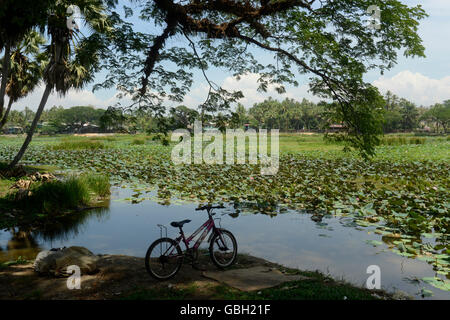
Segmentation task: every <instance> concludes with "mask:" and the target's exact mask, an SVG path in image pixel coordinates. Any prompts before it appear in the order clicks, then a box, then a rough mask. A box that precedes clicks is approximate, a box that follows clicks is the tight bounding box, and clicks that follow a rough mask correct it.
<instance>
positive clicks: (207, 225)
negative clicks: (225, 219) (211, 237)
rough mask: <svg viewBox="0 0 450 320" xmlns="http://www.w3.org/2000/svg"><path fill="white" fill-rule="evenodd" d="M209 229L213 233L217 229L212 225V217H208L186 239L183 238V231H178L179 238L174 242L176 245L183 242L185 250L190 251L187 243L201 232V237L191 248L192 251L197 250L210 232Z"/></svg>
mask: <svg viewBox="0 0 450 320" xmlns="http://www.w3.org/2000/svg"><path fill="white" fill-rule="evenodd" d="M211 229H213V230H214V232H216V230H217V228H216V225H215V223H214V219H213V217H212V216H210V217H209V219H208V220H207V221H206V222H205V223H204V224H202V225H201V226H200V227H199V228H198V229H197V230H195V231H194V232H193V233H192V234H191V235H190V236H189V237H188V238H186V237H185V235H184V232H183V230H180V236H178V237H177V238H176V239H175V241H176V242H177V243H180V241H181V240H183V243H184V245H185V246H186V249H188V250H189V249H190V248H189V243H190V242H191V241H192V240H193V239H194V238H195V237H196V236H197V235H198V234H200V232H201V231H202V230H203V233H202V234H201V236H200V237H199V238H198V239H197V241H196V242H195V244H194V246H193V247H192V249H194V250H197V249H198V247H199V246H200V244H201V243H202V242H203V240H204V239H205V238H206V236H207V235H208V233H209V232H210V231H211Z"/></svg>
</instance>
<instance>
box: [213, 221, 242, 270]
mask: <svg viewBox="0 0 450 320" xmlns="http://www.w3.org/2000/svg"><path fill="white" fill-rule="evenodd" d="M209 255H210V256H211V260H212V262H213V263H214V264H215V265H216V266H218V267H219V268H226V267H229V266H231V265H232V264H233V263H234V262H235V261H236V257H237V242H236V238H235V237H234V236H233V234H232V233H231V232H230V231H228V230H225V229H218V230H217V232H216V234H215V235H214V236H213V237H212V239H211V243H210V245H209Z"/></svg>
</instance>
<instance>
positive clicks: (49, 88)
mask: <svg viewBox="0 0 450 320" xmlns="http://www.w3.org/2000/svg"><path fill="white" fill-rule="evenodd" d="M51 91H52V86H50V85H46V86H45V91H44V94H43V95H42V99H41V103H40V104H39V108H38V109H37V111H36V115H35V116H34V119H33V122H32V123H31V127H30V130H29V131H28V133H27V137H26V139H25V141H24V142H23V145H22V147H21V148H20V150H19V152H18V153H17V155H16V157H15V158H14V160H13V161H12V162H11V163H10V164H9V166H8V169H12V168H14V167H15V166H16V165H17V163H18V162H19V161H20V159H22V157H23V155H24V153H25V151H26V150H27V148H28V145H29V144H30V142H31V139H32V138H33V134H34V131H35V130H36V127H37V124H38V121H39V119H40V118H41V114H42V111H44V108H45V105H46V104H47V100H48V97H49V95H50V93H51Z"/></svg>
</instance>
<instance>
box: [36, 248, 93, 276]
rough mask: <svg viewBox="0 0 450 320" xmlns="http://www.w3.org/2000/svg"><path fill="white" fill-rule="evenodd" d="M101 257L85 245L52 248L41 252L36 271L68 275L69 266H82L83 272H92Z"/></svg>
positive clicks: (37, 259) (37, 257)
mask: <svg viewBox="0 0 450 320" xmlns="http://www.w3.org/2000/svg"><path fill="white" fill-rule="evenodd" d="M98 260H99V257H97V256H96V255H94V254H93V253H92V252H91V251H89V250H88V249H86V248H83V247H69V248H65V247H64V248H61V249H51V250H45V251H41V252H39V254H38V255H37V256H36V260H35V261H34V264H33V268H34V271H35V272H37V273H39V274H47V275H55V276H68V275H69V274H67V267H68V266H71V265H76V266H78V267H80V270H81V274H92V273H95V272H96V271H97V270H98V269H97V261H98Z"/></svg>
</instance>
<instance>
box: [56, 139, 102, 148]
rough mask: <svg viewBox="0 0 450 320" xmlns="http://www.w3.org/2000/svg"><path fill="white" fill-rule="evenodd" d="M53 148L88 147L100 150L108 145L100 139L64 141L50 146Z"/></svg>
mask: <svg viewBox="0 0 450 320" xmlns="http://www.w3.org/2000/svg"><path fill="white" fill-rule="evenodd" d="M50 148H51V149H52V150H79V149H87V150H99V149H105V148H106V146H105V144H104V143H102V142H99V141H91V140H85V141H63V142H61V143H59V144H57V145H53V146H50Z"/></svg>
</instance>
